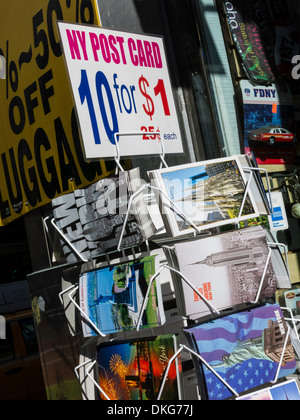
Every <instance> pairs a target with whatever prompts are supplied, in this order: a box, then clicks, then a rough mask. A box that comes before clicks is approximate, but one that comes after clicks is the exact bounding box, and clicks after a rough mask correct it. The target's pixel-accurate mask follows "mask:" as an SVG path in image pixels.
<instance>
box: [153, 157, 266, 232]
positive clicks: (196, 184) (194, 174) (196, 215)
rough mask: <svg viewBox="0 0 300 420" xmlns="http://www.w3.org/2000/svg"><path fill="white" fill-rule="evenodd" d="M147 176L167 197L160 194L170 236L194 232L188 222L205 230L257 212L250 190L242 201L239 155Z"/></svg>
mask: <svg viewBox="0 0 300 420" xmlns="http://www.w3.org/2000/svg"><path fill="white" fill-rule="evenodd" d="M149 177H150V179H151V180H152V181H153V183H154V184H156V185H157V187H158V188H160V189H161V191H162V193H163V194H164V195H165V196H167V197H168V198H169V200H167V199H165V197H162V203H163V207H162V216H163V218H164V220H165V222H166V224H167V227H168V229H169V230H170V231H171V234H172V235H173V236H180V235H184V234H188V233H191V232H192V231H194V228H193V227H191V222H192V223H193V224H194V225H195V226H196V227H197V228H198V229H199V230H207V229H210V228H214V227H217V226H222V225H226V224H231V223H232V224H234V223H237V222H238V221H239V220H246V219H250V218H253V217H257V216H258V215H259V213H258V210H257V206H256V203H255V200H254V198H253V195H252V193H251V191H249V193H248V195H247V197H246V199H245V201H244V200H243V199H244V196H245V188H246V187H245V186H246V183H247V181H246V178H245V174H244V172H243V169H242V167H241V165H240V162H239V160H238V158H234V157H232V158H221V159H215V160H209V161H205V162H196V163H192V164H188V165H180V166H175V167H169V168H164V169H160V170H156V171H152V172H149ZM172 203H174V205H175V206H173V205H172ZM243 203H244V205H243V206H242V204H243ZM178 210H179V211H178Z"/></svg>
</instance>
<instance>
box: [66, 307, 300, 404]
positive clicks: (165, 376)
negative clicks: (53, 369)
mask: <svg viewBox="0 0 300 420" xmlns="http://www.w3.org/2000/svg"><path fill="white" fill-rule="evenodd" d="M282 309H286V310H289V308H282ZM285 319H286V321H290V320H292V321H293V323H294V322H295V319H294V318H293V317H292V319H290V318H285ZM298 322H300V320H298ZM295 328H296V327H295ZM296 331H297V330H296ZM291 332H292V328H291V327H290V326H289V325H288V324H287V331H286V336H285V340H284V344H283V348H282V352H281V355H280V360H279V362H278V367H277V369H276V373H275V376H274V379H273V380H272V381H269V383H270V384H272V385H275V384H276V383H277V382H278V378H279V374H280V370H281V366H282V363H283V358H284V354H285V351H286V348H287V345H288V341H289V339H290V336H291ZM297 335H298V333H297ZM297 340H298V341H299V343H300V340H299V335H298V338H297ZM183 351H185V352H187V353H189V354H190V355H191V356H192V357H193V358H194V363H196V362H197V360H199V362H200V363H202V364H203V365H204V366H205V367H206V368H207V369H208V370H209V371H210V372H211V373H212V374H213V375H214V376H216V378H217V379H218V380H219V381H220V382H222V383H223V385H224V386H225V387H226V388H227V389H228V390H229V391H230V392H231V394H232V396H233V397H234V398H238V397H239V396H240V394H239V393H238V392H237V391H236V390H235V389H234V388H233V387H232V386H231V385H230V384H229V383H228V382H227V381H226V380H225V379H224V378H223V377H222V376H220V375H219V374H218V372H216V370H215V369H214V368H213V367H212V366H211V365H210V364H209V363H208V362H207V361H206V360H205V359H204V358H203V357H202V356H201V355H200V354H199V353H197V352H196V351H194V350H192V349H191V348H189V347H188V346H187V345H185V344H181V345H179V349H178V350H177V351H176V352H175V354H174V355H173V356H172V357H171V358H170V359H169V361H168V364H167V366H166V369H165V370H164V373H163V375H162V378H161V383H160V386H159V390H158V394H157V401H159V400H160V399H161V396H162V394H163V390H164V387H165V384H166V381H167V379H168V375H169V371H170V368H171V366H172V364H173V363H174V361H175V360H176V359H177V358H178V357H179V356H180V355H181V353H182V352H183ZM96 364H97V360H92V359H87V360H85V361H84V362H82V363H80V364H79V365H78V366H76V367H75V369H74V372H75V374H76V377H77V379H78V381H79V382H80V384H81V385H83V383H84V382H86V380H87V379H89V380H90V381H91V382H92V384H93V385H94V386H95V387H96V388H97V389H98V390H99V392H100V394H102V395H103V396H104V398H105V399H106V400H110V398H109V397H108V395H107V394H106V393H105V391H104V390H103V389H102V388H101V386H100V385H99V383H98V382H97V381H96V380H95V378H94V376H93V374H92V373H91V372H92V371H93V370H94V369H95V366H96ZM87 365H89V366H87ZM84 367H87V368H86V370H85V371H84V375H83V377H80V374H79V371H80V369H81V368H84Z"/></svg>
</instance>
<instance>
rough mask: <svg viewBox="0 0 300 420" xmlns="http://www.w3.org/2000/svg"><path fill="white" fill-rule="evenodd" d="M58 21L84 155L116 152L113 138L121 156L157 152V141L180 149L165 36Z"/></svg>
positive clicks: (91, 156) (169, 149)
mask: <svg viewBox="0 0 300 420" xmlns="http://www.w3.org/2000/svg"><path fill="white" fill-rule="evenodd" d="M58 27H59V33H60V37H61V41H62V46H63V50H64V55H65V60H66V65H67V69H68V73H69V77H70V82H71V88H72V92H73V96H74V101H75V106H76V110H77V114H78V120H79V125H80V129H81V134H82V141H83V148H84V153H85V158H86V159H87V160H89V159H99V158H108V157H114V156H116V155H117V152H116V146H115V140H116V139H117V140H118V145H119V151H120V155H121V156H122V157H123V156H124V157H129V156H134V155H135V156H137V155H140V156H143V155H149V154H159V153H161V150H162V148H161V145H160V141H163V142H164V143H163V144H164V150H165V152H166V153H182V152H183V148H182V142H181V135H180V129H179V124H178V119H177V114H176V109H175V103H174V98H173V93H172V88H171V83H170V78H169V72H168V67H167V62H166V57H165V51H164V44H163V39H162V38H161V37H152V36H145V35H137V34H131V33H126V32H119V31H113V30H108V29H102V28H98V27H94V26H86V25H84V26H83V25H77V24H68V23H64V22H59V23H58ZM118 133H120V134H121V135H123V137H122V136H121V135H117V134H118ZM131 133H133V134H131ZM152 133H153V134H152Z"/></svg>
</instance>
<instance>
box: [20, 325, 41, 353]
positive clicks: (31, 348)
mask: <svg viewBox="0 0 300 420" xmlns="http://www.w3.org/2000/svg"><path fill="white" fill-rule="evenodd" d="M19 325H20V328H21V331H22V335H23V338H24V342H25V346H26V351H27V355H30V354H35V353H38V351H39V349H38V343H37V337H36V331H35V326H34V321H33V319H32V318H28V319H22V320H20V321H19Z"/></svg>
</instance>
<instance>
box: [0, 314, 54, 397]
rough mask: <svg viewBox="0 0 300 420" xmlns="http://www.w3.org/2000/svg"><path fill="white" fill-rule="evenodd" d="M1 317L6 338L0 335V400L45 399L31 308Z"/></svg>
mask: <svg viewBox="0 0 300 420" xmlns="http://www.w3.org/2000/svg"><path fill="white" fill-rule="evenodd" d="M4 318H5V339H3V338H2V337H1V339H0V384H1V392H0V400H45V399H46V391H45V385H44V380H43V373H42V367H41V361H40V355H39V350H38V344H37V337H36V331H35V326H34V320H33V316H32V311H31V310H25V311H18V312H16V313H14V314H7V315H4ZM1 319H2V320H3V316H2V317H1Z"/></svg>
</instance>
